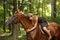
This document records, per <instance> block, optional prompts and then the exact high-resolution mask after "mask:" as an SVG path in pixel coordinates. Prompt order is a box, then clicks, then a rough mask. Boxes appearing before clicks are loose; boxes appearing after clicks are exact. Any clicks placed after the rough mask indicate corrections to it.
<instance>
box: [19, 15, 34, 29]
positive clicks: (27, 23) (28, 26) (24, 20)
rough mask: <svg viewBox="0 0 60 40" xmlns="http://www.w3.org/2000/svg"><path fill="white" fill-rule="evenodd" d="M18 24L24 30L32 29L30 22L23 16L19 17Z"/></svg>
mask: <svg viewBox="0 0 60 40" xmlns="http://www.w3.org/2000/svg"><path fill="white" fill-rule="evenodd" d="M20 22H21V23H22V24H23V26H24V28H25V29H31V28H32V27H33V25H32V23H31V21H29V20H28V19H27V18H26V16H25V15H23V14H22V15H21V16H20Z"/></svg>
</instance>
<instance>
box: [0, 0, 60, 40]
mask: <svg viewBox="0 0 60 40" xmlns="http://www.w3.org/2000/svg"><path fill="white" fill-rule="evenodd" d="M19 6H22V11H23V12H24V13H25V14H28V13H32V14H33V15H38V16H40V17H44V18H46V19H47V21H48V22H57V23H58V24H60V0H0V40H13V28H14V27H13V26H12V25H11V24H10V25H9V26H6V25H5V22H6V20H7V19H8V18H10V17H11V16H12V15H13V14H14V11H15V9H16V8H17V7H18V8H19ZM18 27H19V33H18V34H19V35H18V40H26V32H25V31H24V29H23V27H22V25H21V24H18Z"/></svg>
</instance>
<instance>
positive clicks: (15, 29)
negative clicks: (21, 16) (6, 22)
mask: <svg viewBox="0 0 60 40" xmlns="http://www.w3.org/2000/svg"><path fill="white" fill-rule="evenodd" d="M17 5H18V0H13V6H14V8H13V14H14V12H15V11H16V9H17V8H18V6H17ZM12 33H13V40H18V33H19V28H18V24H12Z"/></svg>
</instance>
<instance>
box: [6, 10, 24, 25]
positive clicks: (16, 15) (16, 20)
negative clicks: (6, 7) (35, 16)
mask: <svg viewBox="0 0 60 40" xmlns="http://www.w3.org/2000/svg"><path fill="white" fill-rule="evenodd" d="M21 14H23V13H22V12H20V11H19V10H16V11H15V13H14V15H13V16H12V17H10V18H9V19H8V20H7V22H6V23H7V25H9V24H11V23H14V24H17V23H19V22H20V19H19V17H20V15H21Z"/></svg>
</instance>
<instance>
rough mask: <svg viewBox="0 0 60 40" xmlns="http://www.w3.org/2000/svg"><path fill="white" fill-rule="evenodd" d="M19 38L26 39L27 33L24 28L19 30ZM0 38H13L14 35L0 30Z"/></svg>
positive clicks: (1, 39) (4, 39) (10, 39)
mask: <svg viewBox="0 0 60 40" xmlns="http://www.w3.org/2000/svg"><path fill="white" fill-rule="evenodd" d="M18 38H19V40H26V33H25V31H24V29H23V28H21V32H19V36H18ZM0 40H13V36H12V35H11V33H7V32H6V33H3V32H2V31H1V30H0Z"/></svg>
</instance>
